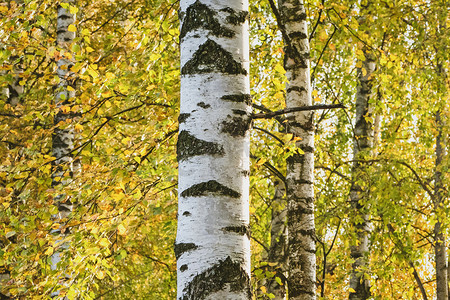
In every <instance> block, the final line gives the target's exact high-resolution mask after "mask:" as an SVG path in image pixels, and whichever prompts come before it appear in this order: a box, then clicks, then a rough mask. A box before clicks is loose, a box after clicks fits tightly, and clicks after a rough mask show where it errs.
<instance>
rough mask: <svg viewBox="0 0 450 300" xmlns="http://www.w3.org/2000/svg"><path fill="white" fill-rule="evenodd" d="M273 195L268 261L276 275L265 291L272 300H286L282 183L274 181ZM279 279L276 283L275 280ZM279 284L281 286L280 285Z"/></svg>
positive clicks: (285, 254) (286, 235)
mask: <svg viewBox="0 0 450 300" xmlns="http://www.w3.org/2000/svg"><path fill="white" fill-rule="evenodd" d="M275 184H276V186H275V195H274V197H273V201H272V221H271V228H270V248H269V253H268V260H269V262H270V263H274V264H276V266H275V269H274V271H276V274H275V276H274V277H272V278H271V279H268V282H267V291H268V292H269V293H271V294H273V295H274V296H275V298H273V299H274V300H284V299H286V286H287V281H286V278H287V272H286V271H287V266H288V265H287V263H288V261H287V246H288V244H287V239H288V232H287V224H286V217H287V207H286V197H285V195H286V189H285V186H284V183H283V182H281V181H280V180H279V179H277V180H276V181H275ZM277 277H278V278H280V281H279V282H277V280H276V278H277ZM280 282H281V283H282V284H280Z"/></svg>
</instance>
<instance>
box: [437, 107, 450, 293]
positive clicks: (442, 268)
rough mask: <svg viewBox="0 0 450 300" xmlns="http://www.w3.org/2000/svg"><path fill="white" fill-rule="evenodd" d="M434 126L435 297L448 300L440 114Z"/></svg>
mask: <svg viewBox="0 0 450 300" xmlns="http://www.w3.org/2000/svg"><path fill="white" fill-rule="evenodd" d="M436 126H437V129H438V135H437V137H436V148H435V155H436V162H435V172H434V199H433V200H434V201H433V202H434V211H435V214H436V215H437V222H436V224H435V225H434V254H435V266H436V295H437V298H436V299H437V300H448V278H447V276H448V274H447V263H448V262H447V246H446V243H445V236H444V233H443V231H442V222H443V221H444V220H442V219H441V218H440V217H439V216H440V215H442V213H440V211H441V210H442V209H444V197H443V191H444V187H443V183H442V170H441V169H442V162H443V159H444V156H445V146H444V143H445V142H444V141H445V138H443V136H442V135H443V133H442V131H443V130H442V129H443V128H444V125H443V121H442V116H441V112H440V111H438V112H436Z"/></svg>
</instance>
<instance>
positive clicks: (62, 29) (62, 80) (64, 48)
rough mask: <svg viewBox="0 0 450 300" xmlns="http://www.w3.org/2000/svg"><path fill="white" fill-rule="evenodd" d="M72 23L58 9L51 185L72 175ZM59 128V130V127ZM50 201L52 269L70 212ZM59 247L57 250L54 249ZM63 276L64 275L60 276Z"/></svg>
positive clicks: (62, 198) (62, 201) (63, 202)
mask: <svg viewBox="0 0 450 300" xmlns="http://www.w3.org/2000/svg"><path fill="white" fill-rule="evenodd" d="M65 3H66V4H67V3H68V4H72V5H73V4H74V1H66V2H65ZM74 23H75V15H74V14H71V13H70V11H69V9H65V8H63V7H62V6H58V15H57V27H56V31H57V37H56V41H57V45H58V48H59V51H60V56H61V58H60V59H59V60H58V61H57V75H58V77H59V84H58V87H57V91H56V96H55V106H56V110H57V112H56V114H55V118H54V124H55V126H56V128H55V130H54V132H53V136H52V152H53V156H54V157H55V160H54V162H53V173H52V186H53V187H56V186H58V185H61V184H62V185H63V186H65V185H67V184H68V183H69V180H70V178H71V177H72V175H73V158H72V151H73V149H74V132H73V129H72V127H71V125H69V122H70V121H71V119H73V114H72V113H71V112H70V107H71V103H72V102H73V100H74V98H75V88H76V86H75V84H76V83H75V81H76V77H75V75H74V74H73V73H72V72H71V71H70V68H71V66H72V65H73V56H72V53H71V52H70V47H71V44H72V42H73V40H74V38H75V32H74V31H73V29H71V28H70V30H69V26H70V25H73V24H74ZM61 127H63V128H61ZM54 201H55V202H56V203H57V205H58V214H57V215H56V220H55V222H56V223H59V226H60V227H59V228H58V229H55V230H53V234H54V235H55V237H56V241H55V244H54V248H55V252H54V254H53V255H52V256H51V268H52V269H53V270H56V269H57V268H58V266H57V264H58V263H59V262H60V261H61V251H60V250H61V248H67V246H68V245H67V244H65V243H63V241H62V240H63V239H64V232H62V231H61V227H62V224H63V222H65V219H66V218H67V216H68V215H69V213H70V212H71V211H72V207H73V206H72V203H71V202H70V200H68V199H66V195H65V194H64V193H59V192H56V194H55V196H54ZM58 248H59V249H58ZM64 276H66V277H67V276H68V275H67V274H64ZM58 294H59V291H56V292H54V293H52V297H55V296H57V295H58Z"/></svg>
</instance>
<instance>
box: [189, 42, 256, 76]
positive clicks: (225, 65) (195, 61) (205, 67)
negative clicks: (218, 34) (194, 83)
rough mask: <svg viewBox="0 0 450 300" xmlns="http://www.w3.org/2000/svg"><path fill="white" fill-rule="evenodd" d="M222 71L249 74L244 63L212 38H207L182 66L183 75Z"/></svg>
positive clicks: (233, 73)
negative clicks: (236, 59) (235, 58)
mask: <svg viewBox="0 0 450 300" xmlns="http://www.w3.org/2000/svg"><path fill="white" fill-rule="evenodd" d="M215 72H220V73H224V74H231V75H239V74H243V75H247V70H245V69H244V68H243V67H242V64H241V63H239V62H237V61H235V60H234V58H233V56H232V55H231V53H230V52H228V51H226V50H225V49H223V48H222V47H221V46H220V45H219V44H217V43H216V42H214V41H212V40H207V41H206V42H205V43H204V44H202V45H200V47H199V48H198V50H197V51H195V53H194V55H193V56H192V58H191V59H190V60H189V61H188V62H187V63H185V64H184V66H183V67H182V68H181V74H182V75H192V74H204V73H215Z"/></svg>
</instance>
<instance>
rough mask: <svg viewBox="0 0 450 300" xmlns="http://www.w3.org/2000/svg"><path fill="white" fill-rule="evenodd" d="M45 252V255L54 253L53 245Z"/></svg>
mask: <svg viewBox="0 0 450 300" xmlns="http://www.w3.org/2000/svg"><path fill="white" fill-rule="evenodd" d="M44 254H45V255H52V254H53V247H48V248H47V250H46V251H45V253H44Z"/></svg>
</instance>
